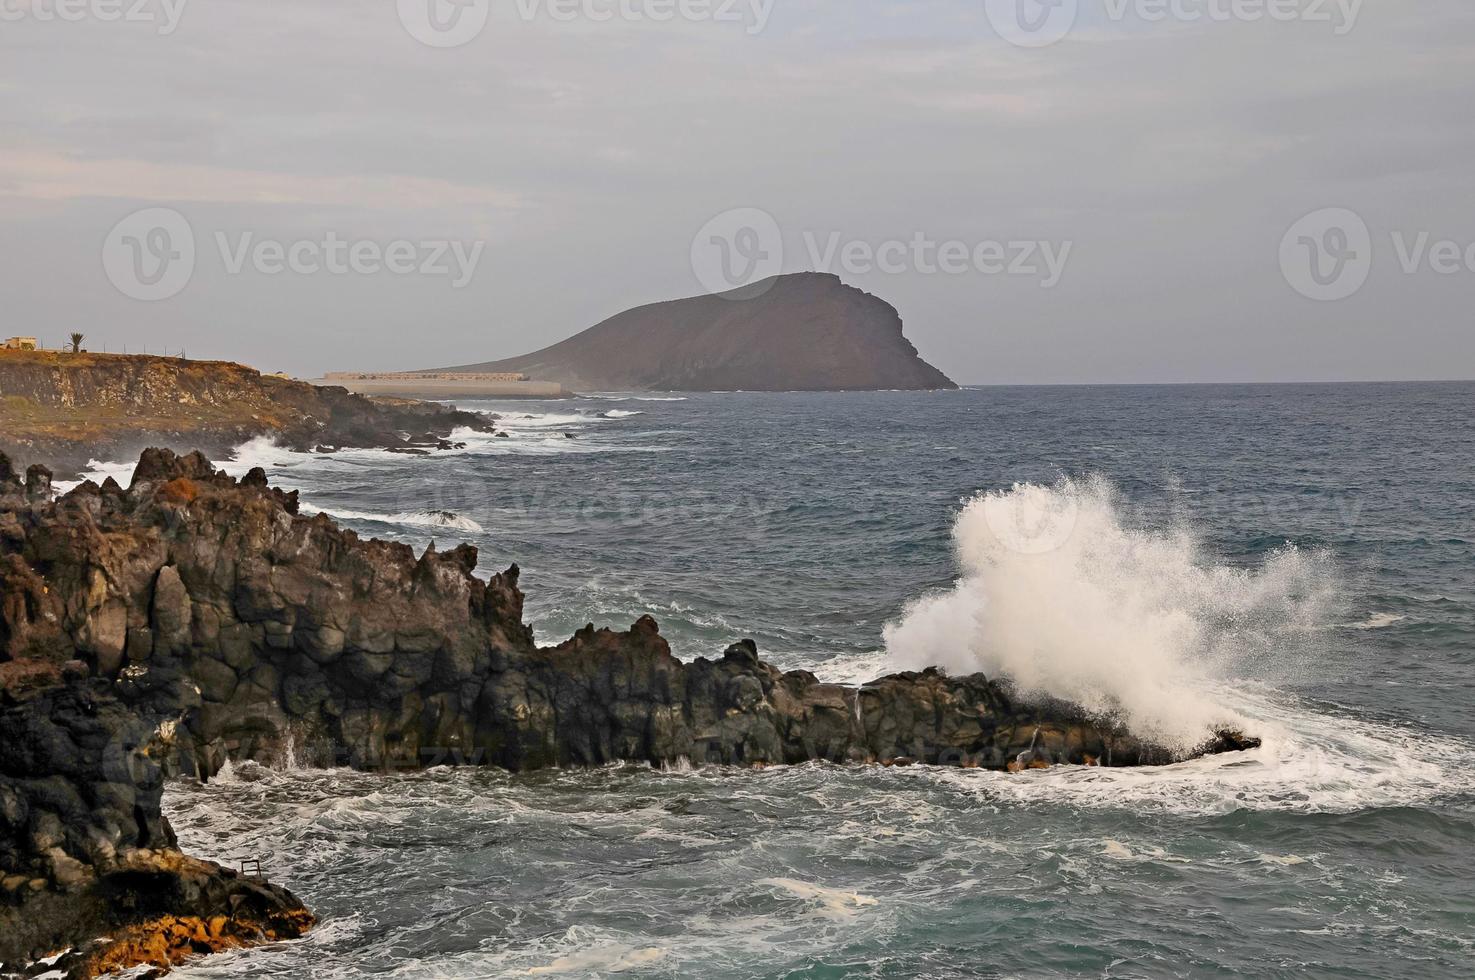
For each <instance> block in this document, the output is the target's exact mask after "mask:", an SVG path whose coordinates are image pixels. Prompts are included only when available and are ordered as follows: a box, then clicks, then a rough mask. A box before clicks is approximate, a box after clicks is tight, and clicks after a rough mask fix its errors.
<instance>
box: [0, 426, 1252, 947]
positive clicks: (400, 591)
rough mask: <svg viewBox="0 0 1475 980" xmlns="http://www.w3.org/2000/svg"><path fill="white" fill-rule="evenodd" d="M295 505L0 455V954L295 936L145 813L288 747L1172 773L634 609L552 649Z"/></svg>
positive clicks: (944, 686)
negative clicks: (674, 650)
mask: <svg viewBox="0 0 1475 980" xmlns="http://www.w3.org/2000/svg"><path fill="white" fill-rule="evenodd" d="M297 511H298V509H297V496H296V493H295V492H294V493H286V492H283V491H281V490H278V489H275V488H272V487H270V486H268V485H267V480H266V478H265V475H264V474H263V473H262V472H261V471H260V470H253V471H252V472H251V473H249V474H247V476H245V477H244V478H242V479H241V480H240V481H239V482H238V481H236V480H234V479H232V478H231V477H229V476H227V475H225V474H223V473H219V472H217V471H215V470H214V468H213V467H212V466H211V465H210V463H209V462H208V461H207V460H206V458H205V457H204V456H202V455H200V454H198V453H196V454H192V455H189V456H183V457H180V456H176V455H175V454H174V453H172V452H169V451H167V450H149V451H147V452H145V453H144V454H143V456H142V458H141V459H140V461H139V464H138V467H137V469H136V471H135V473H134V477H133V483H132V485H131V486H130V487H129V488H128V489H126V490H125V489H123V488H121V487H119V486H118V485H117V484H116V483H114V482H113V481H111V480H108V481H107V482H106V483H104V484H103V485H102V486H98V485H96V484H93V483H90V482H89V483H84V484H82V485H81V486H80V487H78V488H77V489H75V490H73V491H72V492H71V493H69V494H67V495H65V496H64V497H61V498H60V499H57V500H53V499H52V494H51V490H50V475H49V473H47V472H46V471H45V470H44V469H42V468H41V467H39V466H33V467H31V468H30V470H29V471H28V472H27V474H26V476H25V479H24V480H22V479H20V478H19V476H18V475H17V474H15V473H14V472H12V469H11V466H10V463H9V461H8V460H6V459H5V458H4V457H3V456H0V595H3V601H0V682H3V683H0V740H3V741H0V881H3V891H0V960H5V961H7V962H11V961H14V960H15V959H17V958H25V957H27V956H30V955H32V954H35V953H36V952H38V951H44V950H50V949H52V948H54V947H58V946H61V945H64V944H66V943H71V942H77V941H79V940H82V939H90V938H92V937H93V936H95V935H99V934H100V931H99V930H102V929H105V928H112V929H115V930H117V929H122V930H125V933H126V930H127V929H128V928H129V927H135V928H137V929H142V930H144V931H143V933H142V936H143V939H142V940H140V942H145V941H146V942H154V943H157V942H160V941H161V940H159V939H158V936H159V935H160V932H161V927H160V926H159V925H158V923H159V922H160V921H162V920H161V917H163V916H165V915H168V916H184V917H185V919H183V920H180V919H169V920H168V923H167V925H166V926H165V927H163V929H162V931H163V932H164V933H166V934H167V935H170V936H176V935H177V936H179V937H184V938H182V939H180V940H179V941H180V942H182V943H184V944H185V945H186V946H188V944H189V943H190V942H195V943H197V944H198V947H197V948H198V949H201V950H203V949H207V948H212V947H211V946H210V943H211V942H215V941H216V939H217V937H216V936H215V933H216V932H218V933H219V934H220V936H223V937H225V940H224V941H223V942H224V943H225V944H228V943H229V942H245V941H248V940H249V939H250V937H255V938H256V939H258V940H259V939H260V938H262V937H265V938H270V937H271V936H289V935H294V934H296V933H295V932H294V930H296V931H298V932H300V930H301V929H304V928H306V927H307V926H308V925H309V924H310V922H311V920H310V917H309V916H307V913H306V912H305V911H303V910H302V909H301V906H300V905H299V904H298V903H297V902H296V900H295V899H293V898H292V897H291V896H290V895H289V894H287V893H285V892H282V891H281V890H280V889H272V888H271V887H270V886H265V885H262V884H261V883H259V882H256V881H254V880H247V879H243V878H241V877H240V876H236V875H234V874H233V873H230V872H227V871H225V870H224V869H219V868H215V867H214V866H211V865H204V864H203V863H202V862H194V863H190V861H189V859H186V858H183V857H182V856H181V855H179V854H178V852H177V851H174V850H173V840H174V839H173V835H172V832H171V831H170V829H169V827H168V825H167V823H166V822H165V821H164V820H163V818H162V817H161V816H160V814H159V788H160V782H161V779H162V778H163V777H164V776H166V775H170V774H175V773H184V774H189V775H194V776H197V777H200V778H209V777H210V776H211V775H213V774H214V773H216V772H217V771H218V770H219V769H220V767H221V766H222V765H223V764H224V763H225V761H226V760H227V759H247V758H249V759H255V760H258V761H264V762H272V761H277V760H281V759H283V758H284V756H285V755H286V754H287V753H288V752H289V751H291V748H289V747H292V746H295V749H296V754H297V757H298V759H299V760H300V761H306V762H308V763H309V764H317V765H352V766H356V767H361V768H383V767H417V766H428V765H438V764H495V765H499V766H503V767H506V768H508V769H513V770H521V769H533V768H539V767H547V766H583V765H599V764H602V763H606V762H610V761H615V760H629V761H634V762H646V763H653V764H659V763H677V762H679V761H681V760H683V759H685V760H689V761H692V762H695V763H698V764H701V763H723V764H737V765H765V764H773V763H798V762H803V761H808V760H817V759H827V760H832V761H842V762H844V761H848V762H881V763H887V764H898V763H909V762H913V761H921V762H926V763H932V764H944V765H958V766H981V767H987V768H1005V767H1009V768H1016V767H1021V766H1026V767H1027V766H1047V765H1051V764H1055V763H1073V764H1100V765H1111V766H1126V765H1141V764H1152V763H1164V762H1169V761H1172V760H1173V756H1172V754H1171V753H1169V752H1168V751H1167V750H1165V749H1162V748H1160V747H1158V746H1154V745H1152V744H1148V743H1144V742H1143V741H1141V740H1139V739H1138V738H1136V737H1134V736H1133V735H1131V734H1130V733H1128V732H1126V731H1123V730H1121V729H1120V728H1119V727H1117V726H1115V725H1113V724H1112V723H1110V722H1109V721H1104V720H1101V719H1093V718H1090V717H1087V716H1086V715H1085V714H1083V713H1082V712H1081V711H1079V710H1078V709H1076V708H1073V707H1071V706H1069V705H1064V704H1058V703H1046V704H1039V703H1035V704H1027V703H1022V702H1020V701H1017V700H1016V699H1015V698H1014V697H1013V696H1011V694H1010V692H1009V690H1008V689H1007V687H1005V686H1004V685H1001V684H999V683H996V682H994V681H991V680H990V679H988V678H986V677H984V676H982V675H974V676H971V677H949V676H947V675H945V674H942V673H940V672H938V671H935V670H929V671H925V672H922V673H905V674H899V675H895V676H892V677H886V678H882V679H880V680H877V681H874V682H872V683H870V684H867V685H864V686H862V687H858V688H855V687H845V686H840V685H834V684H822V683H820V682H819V681H818V680H817V679H816V678H815V677H814V675H812V674H810V673H808V672H806V671H790V672H788V673H785V672H782V671H780V670H778V669H777V668H775V667H772V666H770V665H768V664H766V663H764V662H763V661H761V660H760V659H759V658H758V655H757V651H756V649H755V647H754V646H753V644H752V643H751V642H749V641H741V642H739V643H736V644H734V645H733V646H731V647H730V648H728V649H727V650H726V651H725V653H724V654H723V655H722V656H721V657H720V658H719V659H717V660H706V659H699V660H696V661H693V662H690V663H683V662H681V661H678V660H677V659H676V658H675V657H673V656H672V654H671V650H670V648H669V647H668V646H667V644H666V642H665V640H663V639H662V638H661V636H660V633H659V630H658V627H657V625H656V623H655V622H654V621H653V620H651V619H650V618H649V617H644V618H642V619H640V620H639V621H638V622H636V623H635V624H634V625H633V626H632V627H631V628H630V629H629V630H627V631H625V632H614V631H611V630H608V629H600V630H596V629H595V628H594V627H593V626H592V625H591V626H589V627H586V628H585V629H583V630H580V631H579V632H578V633H577V634H576V635H575V636H574V637H572V638H571V639H569V640H568V641H566V642H564V643H562V644H559V645H557V646H553V647H542V648H540V647H539V646H537V644H536V643H535V642H534V637H533V634H532V631H531V630H530V629H529V627H527V626H526V625H525V624H524V623H523V621H522V606H523V596H522V593H521V592H520V591H519V589H518V569H517V567H516V566H515V565H514V566H513V567H511V568H509V569H508V570H507V571H505V572H501V573H499V574H495V575H492V576H491V577H490V578H488V579H481V578H478V577H476V576H474V575H473V574H472V570H473V569H474V568H475V567H476V564H477V552H476V550H475V549H474V548H471V547H469V546H464V545H463V546H461V547H458V548H455V549H454V550H451V551H446V552H438V551H436V550H435V549H434V547H433V546H432V547H431V548H430V549H427V551H426V552H425V553H424V554H422V555H419V556H416V555H415V554H414V553H413V552H412V551H411V549H410V548H409V547H408V546H406V545H403V544H395V543H389V542H384V541H378V540H362V539H360V538H359V537H358V536H357V535H356V534H354V533H353V532H351V531H345V530H343V529H341V528H339V527H337V526H336V525H335V524H334V523H333V522H332V521H331V520H330V519H329V518H328V517H327V516H326V515H322V514H319V515H316V516H313V517H305V516H302V515H300V514H299V513H298V512H297ZM1253 744H1257V743H1255V742H1254V741H1253V740H1251V739H1244V738H1242V737H1240V736H1238V735H1236V734H1234V733H1217V734H1214V735H1210V734H1209V733H1206V742H1205V745H1204V746H1203V748H1202V751H1204V752H1219V751H1229V750H1234V749H1241V748H1246V747H1249V746H1251V745H1253ZM222 910H224V911H222ZM222 915H224V916H226V917H225V918H224V919H221V918H220V917H221V916H222ZM181 921H183V922H184V924H183V925H180V924H179V923H180V922H181ZM140 923H141V924H140ZM217 927H218V928H217ZM200 929H203V930H204V932H203V934H202V935H203V938H201V934H200ZM150 930H152V931H150ZM212 930H214V932H212ZM190 937H194V938H193V939H191V938H190ZM135 945H137V944H135ZM108 948H109V949H113V948H114V947H108ZM125 949H133V947H128V946H126V943H125ZM134 952H135V954H136V953H137V950H136V949H135V950H134ZM99 955H101V954H99ZM118 955H119V956H123V954H118ZM123 958H125V959H126V956H124V957H123ZM166 958H167V956H166ZM135 959H137V956H136V955H135ZM153 961H155V962H157V957H155V959H154V960H153Z"/></svg>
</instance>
